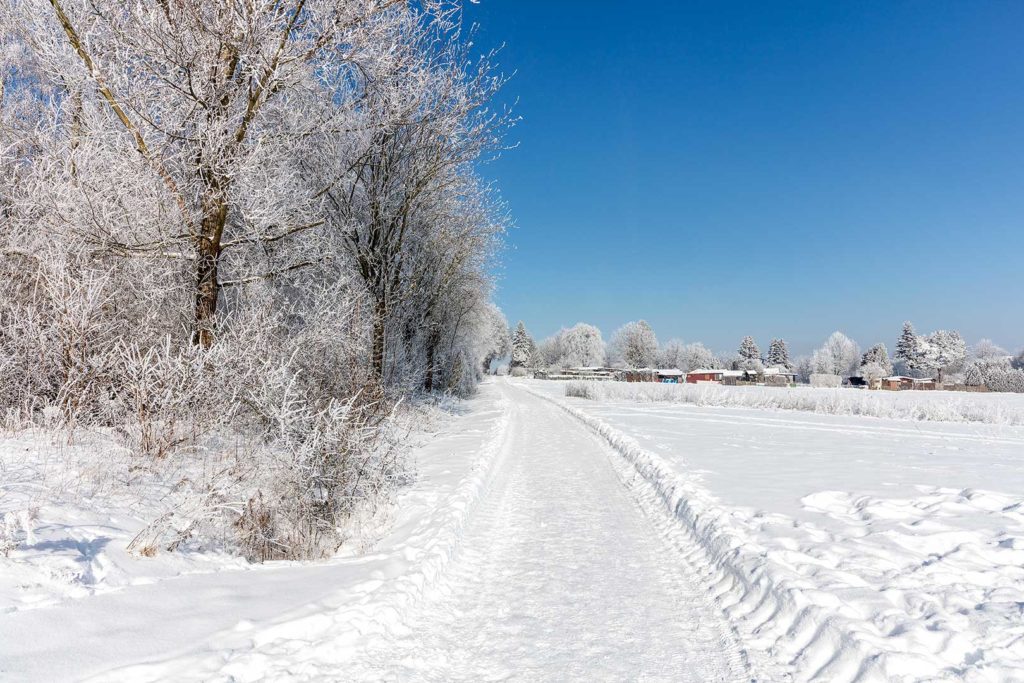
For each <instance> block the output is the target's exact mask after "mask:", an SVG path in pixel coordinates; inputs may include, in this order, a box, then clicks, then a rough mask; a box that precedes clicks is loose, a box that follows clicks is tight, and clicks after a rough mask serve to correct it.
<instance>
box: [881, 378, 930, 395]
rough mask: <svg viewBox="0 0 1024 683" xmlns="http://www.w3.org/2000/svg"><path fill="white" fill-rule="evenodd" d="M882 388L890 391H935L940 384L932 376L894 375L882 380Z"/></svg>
mask: <svg viewBox="0 0 1024 683" xmlns="http://www.w3.org/2000/svg"><path fill="white" fill-rule="evenodd" d="M882 388H883V389H887V390H889V391H933V390H934V389H937V388H938V385H937V384H936V382H935V380H934V379H932V378H931V377H923V378H922V377H906V376H905V375H893V376H892V377H886V378H884V379H883V380H882Z"/></svg>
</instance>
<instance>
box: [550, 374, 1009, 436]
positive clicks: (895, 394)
mask: <svg viewBox="0 0 1024 683" xmlns="http://www.w3.org/2000/svg"><path fill="white" fill-rule="evenodd" d="M565 394H566V395H567V396H574V397H579V398H589V399H591V400H594V401H634V402H636V401H643V402H650V403H683V404H692V405H697V406H717V407H738V408H759V409H766V410H800V411H807V412H812V413H822V414H825V415H863V416H867V417H887V418H893V419H899V420H921V421H934V422H981V423H986V424H1002V425H1015V426H1019V425H1024V394H1004V393H988V394H985V393H975V392H957V391H866V390H858V389H842V388H840V389H819V388H812V387H761V386H749V387H730V386H723V385H719V384H711V383H708V384H655V383H650V382H580V381H576V382H568V383H567V384H566V385H565Z"/></svg>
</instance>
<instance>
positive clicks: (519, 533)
mask: <svg viewBox="0 0 1024 683" xmlns="http://www.w3.org/2000/svg"><path fill="white" fill-rule="evenodd" d="M564 391H565V385H564V384H562V383H557V382H541V381H533V380H508V381H505V380H500V381H494V382H490V383H487V384H485V385H484V386H483V387H482V389H481V392H480V395H479V396H478V397H477V398H475V399H473V400H472V401H469V402H467V403H466V404H464V405H461V406H458V407H457V410H456V411H455V414H450V415H447V416H445V417H443V418H438V423H437V425H436V430H435V432H434V433H433V434H432V435H429V438H424V445H423V446H422V447H420V448H418V449H417V451H416V456H415V457H416V468H415V469H416V472H417V475H418V476H417V478H416V480H415V483H413V484H412V485H410V486H409V487H408V488H406V489H405V490H404V492H403V493H402V494H401V497H400V499H399V500H398V504H397V506H396V507H395V511H394V512H393V515H392V517H391V518H390V519H389V520H386V521H387V522H388V525H387V527H386V529H387V530H386V531H384V532H381V533H380V534H378V535H377V536H372V535H369V536H368V537H367V539H366V540H365V543H364V546H363V547H361V548H356V549H355V550H356V551H357V552H350V553H349V554H348V555H347V556H340V557H338V558H335V559H333V560H331V561H328V562H322V563H308V564H304V563H285V562H279V563H268V564H265V565H249V564H246V563H244V562H242V561H240V560H238V559H237V558H233V557H232V556H230V555H228V554H227V553H226V552H223V551H220V550H218V547H217V544H216V543H215V542H214V541H215V539H212V540H211V542H210V543H208V544H207V545H206V546H199V547H192V546H190V548H189V549H188V550H187V551H185V552H179V553H160V554H158V555H157V556H156V557H152V558H144V557H141V558H140V557H137V556H135V555H130V554H128V553H127V552H126V550H125V547H126V545H127V543H128V542H129V540H130V539H131V538H132V537H133V536H134V534H135V533H136V532H137V531H138V530H139V529H140V528H142V525H143V524H144V521H146V520H147V519H148V517H149V516H150V515H151V514H152V509H150V508H148V507H147V505H150V506H152V505H153V504H152V503H151V502H146V501H152V500H153V497H154V494H156V493H158V491H157V490H147V489H146V486H147V484H146V483H145V481H146V480H145V478H142V479H140V480H139V482H138V483H137V485H133V486H130V487H124V486H123V485H114V483H112V482H111V478H110V476H104V470H105V469H106V470H109V471H128V470H127V469H126V468H124V467H123V465H124V463H123V462H120V461H119V458H121V457H123V456H121V455H119V454H118V452H117V451H116V449H114V448H113V446H112V445H111V444H109V443H107V442H105V441H104V440H103V438H102V437H100V436H97V437H95V439H94V440H93V441H89V440H85V441H80V442H78V443H76V444H75V445H73V446H69V445H66V444H64V443H62V442H60V441H53V440H52V439H53V437H52V435H51V436H47V435H45V434H38V433H37V434H20V435H17V436H10V435H8V436H6V437H3V438H0V444H3V445H2V447H0V462H2V463H3V464H2V470H0V473H2V475H3V478H2V480H0V481H2V484H3V486H2V489H0V490H2V493H0V506H2V510H3V511H7V510H24V509H28V508H32V509H34V510H35V514H36V519H34V520H32V522H31V525H30V526H31V527H32V528H33V530H34V532H35V538H31V539H30V538H26V537H25V533H24V531H22V530H16V531H15V534H16V536H17V540H18V542H19V547H18V548H17V549H15V550H13V551H11V552H10V556H9V557H6V558H5V557H3V556H2V555H0V679H3V680H7V679H10V680H38V681H44V680H82V679H84V680H103V681H108V680H115V681H116V680H130V681H137V680H142V681H148V680H160V681H169V680H175V681H178V680H214V681H229V680H230V681H255V680H261V679H273V680H325V679H326V680H340V679H344V680H374V681H376V680H409V681H419V680H438V681H440V680H467V681H468V680H473V681H477V680H570V679H572V680H580V679H587V680H666V681H680V680H699V681H751V680H756V681H780V680H796V681H812V680H813V681H829V682H832V681H837V682H843V681H847V682H853V681H887V680H896V681H925V680H929V681H930V680H967V681H1015V680H1024V676H1022V674H1021V673H1020V672H1021V671H1024V613H1022V612H1024V607H1022V606H1024V494H1022V493H1021V492H1022V491H1024V428H1022V427H1017V426H1008V425H1005V424H982V423H973V422H972V423H962V422H961V423H946V422H939V421H928V422H922V421H918V420H914V419H904V420H898V419H882V418H877V417H874V418H872V417H861V416H846V415H824V414H819V413H814V412H801V411H795V410H768V409H749V408H736V407H727V408H721V407H707V406H695V405H692V404H685V403H678V404H677V403H671V402H657V401H645V402H638V401H633V400H618V401H614V400H604V401H595V400H589V399H582V398H566V397H565V396H564ZM982 400H987V398H983V399H982ZM43 471H45V474H46V476H45V477H44V476H42V474H41V472H43ZM43 481H45V482H46V484H47V486H46V489H45V490H46V491H47V495H46V496H41V495H40V491H41V489H39V488H38V485H39V483H40V482H43ZM135 489H139V490H135Z"/></svg>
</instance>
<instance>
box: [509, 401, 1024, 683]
mask: <svg viewBox="0 0 1024 683" xmlns="http://www.w3.org/2000/svg"><path fill="white" fill-rule="evenodd" d="M527 386H529V387H530V388H531V389H532V390H534V391H535V392H537V393H540V394H543V395H545V396H546V397H548V398H549V399H550V400H552V401H554V402H556V403H557V404H559V405H561V406H562V407H563V408H564V409H566V410H568V411H569V412H570V413H572V414H573V415H575V416H576V417H577V418H579V419H580V420H582V421H583V422H584V423H585V424H588V425H589V426H590V427H591V428H592V429H594V430H595V431H596V432H598V433H599V434H601V435H602V436H603V437H604V438H605V439H606V440H607V441H608V442H609V443H610V444H611V445H612V446H613V447H614V448H615V449H616V450H617V451H618V452H619V453H620V454H621V455H622V456H623V458H624V459H625V460H627V461H628V462H630V463H631V464H632V466H633V468H634V469H635V471H636V472H637V473H638V475H639V476H640V477H641V478H642V480H644V481H645V482H646V483H647V484H648V486H649V487H650V489H651V491H652V495H654V496H657V498H658V499H659V500H660V501H661V505H662V509H663V510H664V511H665V512H667V513H668V514H669V515H670V516H671V517H672V518H674V519H675V520H676V521H677V523H679V524H680V526H681V527H682V528H684V529H686V530H687V531H688V532H689V533H690V534H692V536H693V537H694V538H695V539H696V540H697V541H698V542H699V543H700V544H701V545H702V546H703V547H704V548H705V550H706V552H707V554H708V555H709V557H710V558H711V561H712V565H713V567H714V568H715V572H716V578H717V591H718V596H719V600H720V601H721V603H722V604H723V606H724V607H725V608H726V611H727V613H728V614H729V615H730V617H731V618H732V619H734V620H735V621H736V623H737V624H738V625H739V628H740V630H741V633H743V634H744V635H745V637H746V638H747V642H748V644H749V645H750V646H751V647H755V648H760V649H763V650H765V651H768V652H770V653H772V655H773V656H774V657H775V658H777V659H778V660H780V661H781V662H783V663H785V664H786V665H788V667H789V668H790V671H791V672H792V674H793V676H794V678H795V679H796V680H800V681H830V682H833V681H836V682H843V681H846V682H855V681H856V682H866V681H888V680H899V681H932V680H965V681H1012V680H1021V678H1020V672H1021V671H1024V607H1022V606H1024V494H1021V493H1020V491H1021V490H1024V430H1021V429H1020V428H1019V427H1006V426H1002V425H993V426H989V425H970V426H966V425H961V426H959V427H957V426H954V425H937V424H936V425H929V427H928V428H927V429H915V428H914V427H915V425H914V423H911V422H908V421H904V422H903V423H902V425H904V427H903V428H901V427H900V423H899V422H898V421H894V420H874V419H870V420H869V419H865V418H858V417H848V416H837V417H832V416H822V415H817V416H814V415H806V414H804V415H801V414H791V415H789V416H782V415H779V414H778V413H776V414H775V416H772V413H769V412H765V411H758V410H749V409H743V410H741V409H736V408H731V409H711V408H698V407H694V406H692V405H690V406H683V405H665V404H656V403H653V402H646V403H645V402H634V403H627V402H624V401H618V402H614V401H612V402H599V401H593V400H578V399H568V400H567V399H565V398H562V397H560V396H559V394H560V393H561V391H562V390H561V388H558V387H556V386H553V383H545V382H532V383H528V384H527ZM606 386H607V385H602V388H604V387H606ZM701 388H703V387H701ZM669 389H676V387H669ZM729 389H731V388H729ZM651 390H653V391H661V390H663V389H661V388H658V387H651V388H647V387H644V388H643V389H641V390H640V391H641V392H642V393H643V394H645V395H650V394H649V393H648V392H649V391H651ZM749 390H750V389H749V388H738V389H735V390H734V391H736V392H741V391H749ZM612 391H613V392H614V391H617V388H614V387H613V388H612ZM764 391H766V392H784V391H785V390H780V389H774V388H772V389H765V390H764ZM850 393H853V392H850ZM904 396H905V395H902V394H901V395H896V396H895V397H894V399H888V400H896V401H899V400H904V398H903V397H904ZM938 397H947V398H948V397H949V394H937V395H934V397H933V395H928V397H927V400H935V398H938ZM966 398H970V399H977V400H978V401H979V402H982V403H984V402H986V401H987V399H989V398H990V397H988V396H975V395H968V396H966V397H965V399H966ZM917 399H918V397H917V395H915V396H913V398H912V399H911V400H917ZM957 430H959V431H957ZM641 444H642V445H641ZM904 454H906V457H904ZM929 458H931V459H932V461H934V462H935V463H936V464H937V466H936V467H935V468H934V469H933V468H930V467H928V462H929ZM956 462H960V463H961V464H962V466H961V467H959V468H958V467H957V466H956V465H955V463H956ZM726 472H727V473H728V475H727V476H726V475H725V474H724V473H726ZM844 481H845V482H846V485H848V486H857V487H859V489H861V488H862V489H864V490H859V489H858V490H853V491H841V490H838V489H837V488H829V489H823V486H832V487H836V486H837V484H838V485H843V482H844ZM915 482H916V484H915ZM971 482H978V483H983V484H985V485H986V486H990V487H992V488H993V489H1002V490H1003V491H1005V492H1002V493H1000V492H996V490H988V489H980V488H975V487H973V486H972V485H971ZM1000 484H1002V485H1000ZM765 491H767V493H765ZM865 491H867V492H865ZM887 491H889V492H891V493H888V494H887ZM753 501H757V502H759V503H761V504H763V505H764V506H765V507H763V508H752V507H749V506H750V504H751V502H753Z"/></svg>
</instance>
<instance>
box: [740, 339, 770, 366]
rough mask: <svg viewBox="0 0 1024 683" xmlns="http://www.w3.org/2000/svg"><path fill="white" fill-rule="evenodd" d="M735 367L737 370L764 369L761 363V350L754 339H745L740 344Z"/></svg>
mask: <svg viewBox="0 0 1024 683" xmlns="http://www.w3.org/2000/svg"><path fill="white" fill-rule="evenodd" d="M733 365H734V366H735V369H737V370H760V369H761V368H762V367H764V366H763V364H762V362H761V349H759V348H758V347H757V343H756V342H755V341H754V338H753V337H749V336H747V337H744V338H743V341H741V342H740V348H739V350H738V351H737V355H736V360H735V362H734V363H733Z"/></svg>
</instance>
